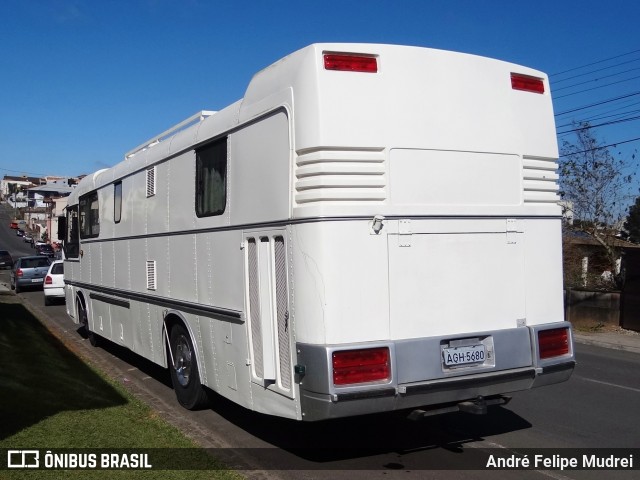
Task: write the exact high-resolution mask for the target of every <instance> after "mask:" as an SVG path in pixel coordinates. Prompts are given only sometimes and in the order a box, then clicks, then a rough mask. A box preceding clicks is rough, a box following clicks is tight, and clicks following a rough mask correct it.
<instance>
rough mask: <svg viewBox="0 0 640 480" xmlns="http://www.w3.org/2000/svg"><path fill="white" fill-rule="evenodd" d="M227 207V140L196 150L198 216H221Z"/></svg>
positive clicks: (223, 139)
mask: <svg viewBox="0 0 640 480" xmlns="http://www.w3.org/2000/svg"><path fill="white" fill-rule="evenodd" d="M226 205H227V138H226V137H225V138H222V139H220V140H217V141H215V142H213V143H209V144H207V145H205V146H204V147H201V148H199V149H198V150H196V215H197V216H198V217H210V216H212V215H220V214H222V213H223V212H224V210H225V207H226Z"/></svg>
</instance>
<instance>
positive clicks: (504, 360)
mask: <svg viewBox="0 0 640 480" xmlns="http://www.w3.org/2000/svg"><path fill="white" fill-rule="evenodd" d="M562 327H565V328H570V326H569V324H567V323H559V324H558V323H557V324H550V325H545V326H542V327H529V328H514V329H507V330H500V331H493V332H478V333H473V334H465V335H456V336H452V337H430V338H422V339H412V340H403V341H396V342H371V343H368V344H358V345H334V346H317V345H306V344H298V351H299V352H300V353H299V356H298V362H299V363H300V364H302V365H304V367H305V368H304V370H305V375H304V376H303V377H302V378H300V379H299V383H300V393H301V404H302V412H303V419H304V420H309V421H314V420H322V419H329V418H339V417H345V416H353V415H363V414H370V413H377V412H385V411H394V410H404V409H414V408H420V407H425V406H435V405H439V404H446V403H451V402H462V401H466V400H470V399H474V398H477V397H479V396H482V397H489V396H493V395H500V394H505V393H510V392H516V391H521V390H527V389H530V388H534V387H538V386H543V385H550V384H553V383H559V382H563V381H566V380H568V379H569V377H570V376H571V373H572V372H573V368H574V366H575V360H574V355H573V342H572V341H571V335H570V334H569V343H570V345H569V347H570V350H569V353H568V354H566V355H563V356H560V357H558V358H554V359H546V360H539V359H538V348H537V341H535V339H536V338H537V331H538V330H540V329H545V328H562ZM569 332H570V329H569ZM458 342H462V344H464V343H465V342H466V343H482V344H484V345H486V351H487V357H489V358H487V359H486V360H485V361H484V362H483V363H478V364H474V365H469V366H462V367H456V368H449V367H447V366H446V365H444V362H443V360H442V352H443V349H444V348H448V347H449V346H451V345H457V344H458ZM380 346H387V347H388V348H389V350H390V358H391V363H392V365H391V371H392V374H391V378H390V379H389V380H388V381H385V382H382V383H379V384H364V385H363V384H361V385H353V386H346V387H338V386H335V385H333V382H332V373H331V372H332V366H331V365H332V363H331V358H332V354H333V352H334V351H338V350H344V349H354V348H356V349H357V348H369V347H371V348H376V347H380Z"/></svg>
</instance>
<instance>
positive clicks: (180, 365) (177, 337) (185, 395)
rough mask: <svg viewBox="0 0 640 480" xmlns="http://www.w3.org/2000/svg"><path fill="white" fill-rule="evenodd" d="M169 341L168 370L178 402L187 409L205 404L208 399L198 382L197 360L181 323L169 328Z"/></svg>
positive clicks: (187, 334)
mask: <svg viewBox="0 0 640 480" xmlns="http://www.w3.org/2000/svg"><path fill="white" fill-rule="evenodd" d="M169 342H170V345H171V350H170V353H169V355H173V361H171V358H169V370H170V372H171V382H172V383H173V390H174V391H175V392H176V397H177V399H178V403H180V405H182V406H183V407H184V408H186V409H187V410H197V409H199V408H202V407H204V406H206V404H207V403H208V400H209V399H208V396H207V392H206V391H205V389H204V388H203V386H202V384H201V383H200V374H199V371H198V361H197V359H196V352H195V350H194V348H193V342H192V341H191V337H190V336H189V333H188V332H187V330H186V329H185V328H184V327H183V326H182V325H180V324H178V325H175V326H174V327H173V328H172V329H171V336H170V338H169Z"/></svg>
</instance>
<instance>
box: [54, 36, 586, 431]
mask: <svg viewBox="0 0 640 480" xmlns="http://www.w3.org/2000/svg"><path fill="white" fill-rule="evenodd" d="M190 120H191V122H190V123H189V122H183V123H182V124H179V125H178V126H177V127H178V128H176V129H174V131H168V132H165V133H163V134H161V135H159V136H158V137H156V138H154V139H152V140H151V141H149V142H147V143H145V144H143V145H141V146H140V147H138V148H137V149H135V150H134V151H132V152H130V153H129V154H127V155H126V156H125V159H124V161H122V162H121V163H119V164H117V165H116V166H114V167H113V168H110V169H106V170H101V171H99V172H96V173H94V174H93V175H90V176H88V177H86V178H84V179H83V180H82V181H81V182H80V184H79V185H78V187H77V188H76V189H75V191H74V192H73V194H72V195H71V196H70V197H69V206H68V217H67V218H68V220H67V241H66V260H65V281H66V283H67V309H68V313H69V315H70V316H71V318H73V320H74V321H75V322H76V323H86V325H87V328H88V330H89V331H90V333H91V335H90V337H91V338H92V340H95V339H97V338H99V337H104V338H106V339H108V340H110V341H112V342H115V343H117V344H120V345H123V346H125V347H128V348H129V349H131V350H133V351H134V352H136V353H138V354H139V355H141V356H143V357H145V358H147V359H149V360H151V361H153V362H155V363H157V364H159V365H162V366H165V367H170V370H171V372H172V378H173V382H174V387H175V389H176V394H177V396H178V400H179V401H180V403H181V404H183V405H184V406H186V407H187V408H196V407H197V406H199V405H201V404H202V401H203V400H204V399H205V396H204V393H203V392H204V389H203V388H202V387H201V385H204V386H206V387H208V388H209V389H211V390H213V391H215V392H217V393H218V394H220V395H222V396H224V397H226V398H228V399H230V400H232V401H234V402H236V403H238V404H240V405H242V406H244V407H246V408H248V409H252V410H255V411H258V412H263V413H267V414H272V415H278V416H282V417H288V418H292V419H298V420H321V419H327V418H334V417H342V416H350V415H359V414H366V413H374V412H383V411H390V410H400V409H416V408H421V407H425V406H442V405H452V404H458V403H460V402H466V401H469V400H474V399H477V398H479V397H485V398H486V397H489V398H492V397H493V396H496V395H500V394H503V393H506V392H513V391H519V390H525V389H529V388H532V387H536V386H540V385H546V384H550V383H556V382H561V381H564V380H567V379H568V378H569V376H570V375H571V372H572V371H573V367H574V364H575V361H574V353H573V342H572V333H571V329H570V325H569V324H568V323H566V322H564V321H563V320H564V319H563V297H562V271H561V268H562V267H561V263H562V262H561V227H560V225H561V210H560V207H559V206H558V200H559V198H558V193H557V192H558V186H557V178H558V177H557V174H556V168H557V158H558V151H557V144H556V139H555V128H554V120H553V111H552V105H551V96H550V92H549V84H548V79H547V77H546V75H544V74H543V73H541V72H538V71H535V70H532V69H529V68H525V67H522V66H518V65H514V64H510V63H505V62H502V61H497V60H493V59H487V58H481V57H477V56H472V55H466V54H460V53H453V52H446V51H439V50H432V49H426V48H417V47H404V46H391V45H371V44H317V45H311V46H309V47H306V48H304V49H302V50H299V51H297V52H295V53H293V54H291V55H289V56H287V57H286V58H284V59H282V60H280V61H278V62H276V63H274V64H273V65H271V66H270V67H268V68H266V69H264V70H262V71H260V72H258V73H257V74H256V75H255V76H254V77H253V79H252V80H251V82H250V84H249V86H248V88H247V90H246V93H245V96H244V98H243V99H242V100H240V101H238V102H236V103H234V104H232V105H230V106H228V107H226V108H225V109H223V110H221V111H219V112H217V113H214V112H202V114H201V115H199V116H198V117H197V118H192V119H190Z"/></svg>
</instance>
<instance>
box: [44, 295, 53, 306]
mask: <svg viewBox="0 0 640 480" xmlns="http://www.w3.org/2000/svg"><path fill="white" fill-rule="evenodd" d="M49 305H51V299H50V298H49V297H47V296H46V295H45V297H44V306H45V307H48V306H49Z"/></svg>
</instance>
